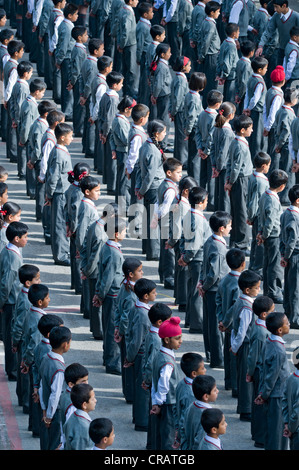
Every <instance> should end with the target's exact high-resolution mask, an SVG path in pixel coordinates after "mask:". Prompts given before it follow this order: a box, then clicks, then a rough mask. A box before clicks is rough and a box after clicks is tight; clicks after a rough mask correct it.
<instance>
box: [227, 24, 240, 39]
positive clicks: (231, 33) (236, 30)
mask: <svg viewBox="0 0 299 470" xmlns="http://www.w3.org/2000/svg"><path fill="white" fill-rule="evenodd" d="M225 32H226V36H227V37H228V38H232V39H238V38H239V34H240V27H239V25H238V24H236V23H227V25H226V26H225Z"/></svg>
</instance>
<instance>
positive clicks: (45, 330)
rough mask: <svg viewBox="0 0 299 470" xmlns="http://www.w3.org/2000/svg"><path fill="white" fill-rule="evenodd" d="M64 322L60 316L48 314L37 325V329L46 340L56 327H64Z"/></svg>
mask: <svg viewBox="0 0 299 470" xmlns="http://www.w3.org/2000/svg"><path fill="white" fill-rule="evenodd" d="M62 325H63V320H62V318H60V317H59V316H58V315H54V314H53V313H47V315H43V316H42V317H41V318H40V319H39V321H38V324H37V328H38V329H39V332H40V333H41V335H42V336H43V337H44V338H46V337H47V335H48V334H49V333H50V331H51V330H52V329H53V328H55V327H56V326H62Z"/></svg>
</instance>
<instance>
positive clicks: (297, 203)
mask: <svg viewBox="0 0 299 470" xmlns="http://www.w3.org/2000/svg"><path fill="white" fill-rule="evenodd" d="M288 197H289V200H290V203H291V205H292V206H294V207H299V184H294V186H292V187H291V188H290V189H289V192H288Z"/></svg>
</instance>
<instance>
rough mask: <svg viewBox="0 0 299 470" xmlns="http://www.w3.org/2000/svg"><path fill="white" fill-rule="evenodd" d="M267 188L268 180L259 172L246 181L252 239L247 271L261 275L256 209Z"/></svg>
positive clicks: (260, 248)
mask: <svg viewBox="0 0 299 470" xmlns="http://www.w3.org/2000/svg"><path fill="white" fill-rule="evenodd" d="M268 188H269V180H268V178H267V176H266V175H264V174H263V173H261V172H257V171H254V172H253V173H252V175H250V177H249V179H248V193H247V219H248V221H249V222H250V223H251V224H252V233H251V236H252V239H251V247H250V259H249V269H251V270H252V271H257V272H258V273H259V274H262V270H263V265H264V263H263V259H264V247H263V245H258V244H257V241H256V237H257V234H258V207H259V200H260V197H261V195H262V194H263V193H264V192H265V191H266V189H268Z"/></svg>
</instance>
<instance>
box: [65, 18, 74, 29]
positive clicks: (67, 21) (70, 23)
mask: <svg viewBox="0 0 299 470" xmlns="http://www.w3.org/2000/svg"><path fill="white" fill-rule="evenodd" d="M63 21H64V22H65V23H67V24H69V25H70V26H71V27H72V28H73V27H74V23H73V22H72V21H71V20H68V19H67V18H64V20H63Z"/></svg>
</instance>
